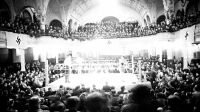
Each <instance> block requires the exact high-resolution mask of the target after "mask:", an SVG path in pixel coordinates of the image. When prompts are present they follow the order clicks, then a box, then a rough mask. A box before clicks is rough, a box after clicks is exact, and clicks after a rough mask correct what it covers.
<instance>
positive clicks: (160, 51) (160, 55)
mask: <svg viewBox="0 0 200 112" xmlns="http://www.w3.org/2000/svg"><path fill="white" fill-rule="evenodd" d="M156 55H157V56H159V62H162V49H159V48H158V49H157V50H156Z"/></svg>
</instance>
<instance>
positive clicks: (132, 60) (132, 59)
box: [131, 55, 135, 74]
mask: <svg viewBox="0 0 200 112" xmlns="http://www.w3.org/2000/svg"><path fill="white" fill-rule="evenodd" d="M131 63H132V73H133V74H134V72H135V71H134V66H135V65H134V56H133V55H131Z"/></svg>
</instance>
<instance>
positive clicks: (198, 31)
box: [194, 24, 200, 43]
mask: <svg viewBox="0 0 200 112" xmlns="http://www.w3.org/2000/svg"><path fill="white" fill-rule="evenodd" d="M194 42H195V43H197V42H200V24H197V25H195V30H194Z"/></svg>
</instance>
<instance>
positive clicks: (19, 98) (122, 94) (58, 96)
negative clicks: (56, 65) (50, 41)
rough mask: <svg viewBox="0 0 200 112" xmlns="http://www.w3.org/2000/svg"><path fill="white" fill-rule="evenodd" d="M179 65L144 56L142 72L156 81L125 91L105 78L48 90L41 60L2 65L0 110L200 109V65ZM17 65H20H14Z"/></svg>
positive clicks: (136, 111)
mask: <svg viewBox="0 0 200 112" xmlns="http://www.w3.org/2000/svg"><path fill="white" fill-rule="evenodd" d="M173 65H174V66H169V65H167V64H166V63H165V61H164V62H159V61H158V58H157V57H156V58H155V57H154V58H142V71H144V72H143V73H144V74H143V75H146V79H147V81H149V82H150V83H151V85H148V84H147V85H146V84H138V85H135V86H134V87H133V88H132V89H130V90H127V89H126V87H125V86H123V85H122V87H121V90H120V91H116V90H115V85H113V86H110V85H109V84H108V83H106V84H105V85H104V86H103V87H102V89H97V88H96V87H95V85H93V88H86V87H85V86H84V84H82V85H81V86H77V87H75V88H70V87H64V86H62V85H61V86H60V88H59V89H58V90H56V91H53V90H52V89H51V88H48V90H45V89H44V88H42V87H43V85H41V84H38V83H36V82H35V79H36V76H37V77H39V76H42V74H43V73H41V72H40V71H42V69H40V64H39V63H37V62H35V63H32V64H27V65H26V72H20V71H19V70H20V67H19V65H16V66H15V67H11V66H9V67H4V68H2V67H1V75H0V86H1V87H0V98H1V100H0V103H1V104H0V105H1V106H0V110H1V111H3V112H44V111H46V112H78V111H80V112H199V111H200V107H199V106H200V85H199V84H200V75H199V72H200V64H199V62H197V61H196V62H195V61H193V62H192V63H191V64H190V65H189V66H188V69H183V68H182V62H181V61H179V60H176V61H174V63H173ZM13 68H15V69H13Z"/></svg>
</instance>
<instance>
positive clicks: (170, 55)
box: [167, 48, 173, 60]
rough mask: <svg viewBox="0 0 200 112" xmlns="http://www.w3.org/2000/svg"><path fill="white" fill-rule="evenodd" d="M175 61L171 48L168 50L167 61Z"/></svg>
mask: <svg viewBox="0 0 200 112" xmlns="http://www.w3.org/2000/svg"><path fill="white" fill-rule="evenodd" d="M171 59H173V53H172V49H171V48H169V49H167V60H171Z"/></svg>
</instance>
